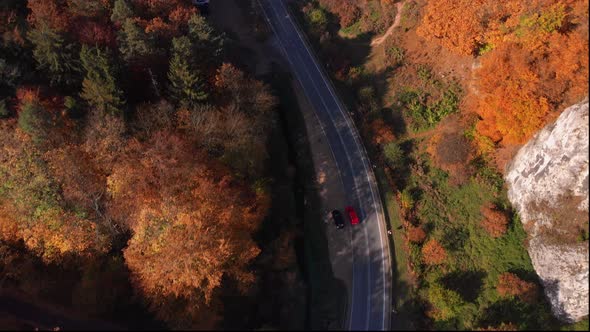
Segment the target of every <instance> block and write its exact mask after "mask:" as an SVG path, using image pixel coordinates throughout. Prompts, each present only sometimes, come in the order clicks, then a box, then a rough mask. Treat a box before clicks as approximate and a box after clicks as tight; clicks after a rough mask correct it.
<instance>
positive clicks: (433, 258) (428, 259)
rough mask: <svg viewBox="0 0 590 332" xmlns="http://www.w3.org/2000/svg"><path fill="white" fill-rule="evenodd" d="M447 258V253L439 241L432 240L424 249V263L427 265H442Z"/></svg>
mask: <svg viewBox="0 0 590 332" xmlns="http://www.w3.org/2000/svg"><path fill="white" fill-rule="evenodd" d="M446 258H447V252H446V251H445V248H443V247H442V246H441V245H440V243H438V241H437V240H435V239H431V240H429V241H428V242H426V244H424V246H423V247H422V261H423V262H424V263H425V264H427V265H438V264H442V263H443V262H444V261H445V259H446Z"/></svg>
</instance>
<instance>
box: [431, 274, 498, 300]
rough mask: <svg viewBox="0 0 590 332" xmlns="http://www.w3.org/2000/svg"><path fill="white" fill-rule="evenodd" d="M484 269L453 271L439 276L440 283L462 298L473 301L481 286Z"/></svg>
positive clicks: (477, 295)
mask: <svg viewBox="0 0 590 332" xmlns="http://www.w3.org/2000/svg"><path fill="white" fill-rule="evenodd" d="M486 276H487V273H486V272H485V271H482V270H479V271H454V272H451V273H449V274H447V275H445V276H444V277H442V278H441V282H442V284H443V285H444V286H445V287H446V288H448V289H450V290H453V291H455V292H457V293H458V294H459V295H460V296H461V298H463V300H465V301H467V302H475V300H476V299H477V298H478V297H479V294H480V293H481V291H482V288H483V279H484V278H485V277H486Z"/></svg>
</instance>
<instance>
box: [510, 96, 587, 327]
mask: <svg viewBox="0 0 590 332" xmlns="http://www.w3.org/2000/svg"><path fill="white" fill-rule="evenodd" d="M505 178H506V182H507V184H508V188H509V190H508V197H509V199H510V201H511V202H512V204H513V205H514V207H515V208H516V209H517V211H518V213H519V215H520V217H521V220H522V223H523V224H524V227H525V229H526V231H527V233H528V238H529V241H528V251H529V254H530V256H531V260H532V262H533V266H534V268H535V271H536V272H537V274H538V275H539V277H540V278H541V280H542V282H543V284H544V287H545V294H546V295H547V297H548V298H549V300H550V302H551V307H552V310H553V313H554V314H555V316H557V317H558V318H559V319H561V320H563V321H567V322H573V321H577V320H579V319H580V318H582V317H584V316H586V315H588V254H589V252H588V99H586V100H585V101H583V102H581V103H579V104H576V105H573V106H571V107H569V108H567V109H566V110H565V111H564V112H563V113H562V114H561V115H560V117H559V118H558V119H557V121H556V122H555V123H553V124H551V125H548V126H547V127H545V128H544V129H543V130H541V131H540V132H539V133H537V134H536V135H535V137H533V138H532V139H531V140H530V141H529V142H528V143H527V144H526V145H525V146H524V147H522V148H521V149H520V150H519V152H518V154H517V155H516V156H515V157H514V159H513V160H512V162H511V163H510V164H509V165H508V167H507V170H506V176H505Z"/></svg>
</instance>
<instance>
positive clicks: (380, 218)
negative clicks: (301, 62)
mask: <svg viewBox="0 0 590 332" xmlns="http://www.w3.org/2000/svg"><path fill="white" fill-rule="evenodd" d="M258 2H259V5H260V7H261V8H262V11H263V13H264V15H265V17H266V19H267V21H268V22H269V25H270V26H271V28H272V29H273V31H275V34H276V35H277V40H278V41H279V44H280V46H281V48H282V50H283V53H284V54H285V56H286V57H287V60H288V61H289V63H290V64H291V66H292V67H293V68H294V69H295V66H294V64H293V62H292V61H291V59H290V58H289V55H288V53H287V51H286V48H285V47H284V45H283V43H282V41H281V40H280V38H278V34H277V33H276V30H275V29H274V26H273V25H272V23H271V21H270V18H269V17H268V15H267V13H266V10H265V9H264V6H262V4H260V1H259V0H258ZM279 2H280V5H281V6H282V7H283V10H285V11H287V9H286V8H285V6H284V4H283V3H282V1H279ZM271 9H272V10H273V11H274V12H275V14H276V10H275V8H274V7H273V6H272V5H271ZM277 16H278V14H277ZM286 18H288V19H289V20H290V17H289V15H286ZM279 24H281V22H280V20H279ZM291 24H292V25H293V26H294V28H295V32H296V33H297V35H298V37H299V39H300V40H301V41H302V43H303V44H304V45H305V46H306V47H304V48H305V50H306V52H307V53H308V55H309V56H310V58H311V59H312V62H313V63H314V66H315V67H316V69H317V70H318V71H319V73H320V76H321V77H322V80H323V82H324V84H325V86H326V87H327V88H328V91H329V92H330V94H331V95H332V98H333V99H334V101H335V103H336V105H337V106H338V111H339V112H340V113H341V114H342V116H343V117H344V120H345V121H346V125H347V127H348V129H349V131H350V132H351V133H352V136H353V141H354V143H355V145H357V148H358V147H359V146H360V147H361V148H362V151H361V159H362V162H363V168H364V169H365V172H366V176H367V181H368V184H369V189H370V190H371V197H372V200H373V202H372V203H373V204H372V207H373V209H374V210H375V212H377V209H376V208H375V203H376V202H377V201H376V200H375V192H374V189H373V185H376V181H375V180H374V179H372V178H371V176H370V175H372V173H371V174H369V173H370V172H369V171H367V169H368V168H367V161H366V156H367V153H366V150H365V147H364V146H363V145H362V144H359V141H360V139H359V138H358V133H357V132H356V131H355V130H353V128H352V127H351V124H350V119H348V117H346V116H345V114H344V112H343V111H342V106H341V104H340V102H339V100H338V98H336V96H335V95H334V92H333V91H332V87H331V86H330V84H328V83H327V82H326V78H325V77H324V75H323V72H322V71H321V70H320V68H319V67H318V65H317V62H316V61H315V57H314V56H313V55H312V54H311V53H310V51H309V49H308V47H307V43H306V41H305V39H304V38H302V36H301V34H300V32H299V30H298V27H297V26H296V25H295V24H293V22H292V21H291ZM281 25H282V24H281ZM283 29H285V28H284V27H283ZM285 31H287V30H286V29H285ZM303 67H304V69H305V70H306V73H307V75H308V77H311V76H310V74H309V72H308V71H307V69H306V68H305V66H303ZM295 74H296V76H298V77H299V75H298V73H297V71H296V70H295ZM299 79H300V81H301V82H303V81H302V80H301V77H299ZM311 81H312V84H313V85H314V87H315V89H316V91H318V89H317V86H316V85H315V83H314V80H313V79H312V80H311ZM301 85H302V87H303V89H304V90H306V89H305V85H304V84H301ZM318 95H319V96H320V99H321V100H322V103H323V104H324V107H325V108H326V110H328V108H327V106H326V104H325V101H324V100H323V97H322V95H321V93H319V91H318ZM314 115H315V116H316V118H317V120H318V122H319V123H320V128H321V129H322V132H323V133H324V136H326V135H325V130H324V128H323V125H322V123H321V121H319V118H318V116H317V114H315V112H314ZM328 115H329V116H330V118H331V119H332V122H333V123H334V121H333V118H332V116H331V114H330V112H329V111H328ZM334 124H335V123H334ZM337 134H338V136H339V139H340V141H341V143H342V144H343V146H345V145H344V143H343V141H342V137H341V135H340V133H339V132H338V131H337ZM326 137H327V136H326ZM328 146H329V147H330V151H331V153H332V156H333V157H334V160H336V158H335V156H334V151H333V150H332V147H331V146H330V144H329V142H328ZM344 150H345V154H346V157H347V159H348V162H349V166H350V169H351V171H352V164H351V162H350V157H349V155H348V152H347V150H346V149H344ZM359 150H360V149H359ZM363 152H364V153H363ZM338 172H339V173H340V170H339V169H338ZM352 178H353V182H354V183H355V189H356V190H357V191H358V187H357V186H356V179H355V178H354V175H353V176H352ZM340 181H341V182H342V176H341V174H340ZM343 186H344V184H343ZM378 205H379V207H380V211H379V212H381V213H376V215H377V220H378V227H379V241H380V244H381V261H382V266H383V268H382V272H383V284H382V287H383V288H385V283H386V277H385V271H386V268H385V266H384V265H385V253H384V250H383V236H382V235H383V234H382V227H381V223H382V222H383V223H385V221H384V220H383V214H384V210H383V206H382V204H378ZM363 230H364V231H365V238H366V240H367V242H368V238H367V230H366V228H365V227H363ZM387 246H388V247H389V242H388V243H387ZM367 251H368V254H367V256H368V258H369V263H370V253H369V247H368V244H367ZM352 252H353V255H352V256H353V257H354V249H353V251H352ZM387 258H388V261H389V263H390V264H389V265H390V268H391V262H390V259H391V257H389V256H388V257H387ZM353 262H354V258H353ZM368 271H369V279H368V280H369V289H370V288H371V287H370V280H371V279H370V264H369V270H368ZM353 274H354V268H353ZM353 279H354V276H353ZM353 285H354V283H353ZM353 287H354V286H353ZM351 293H352V294H354V291H352V292H351ZM370 295H371V294H369V302H368V304H369V307H368V315H367V320H369V318H370V317H369V316H370V302H371V301H370ZM387 302H388V301H387V294H386V293H385V292H384V293H383V311H382V318H383V322H382V328H383V329H385V319H386V316H385V314H384V313H385V312H386V309H385V308H386V306H387ZM351 310H352V306H351ZM351 316H352V315H351ZM367 327H368V322H367Z"/></svg>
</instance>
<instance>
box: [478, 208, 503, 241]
mask: <svg viewBox="0 0 590 332" xmlns="http://www.w3.org/2000/svg"><path fill="white" fill-rule="evenodd" d="M481 214H482V216H483V220H482V221H481V226H482V227H483V228H484V229H485V230H486V231H487V232H488V234H490V235H491V236H492V237H500V236H502V235H504V233H506V230H507V229H508V216H506V214H505V213H504V212H502V211H500V210H498V208H497V207H495V206H493V205H487V206H482V207H481Z"/></svg>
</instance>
